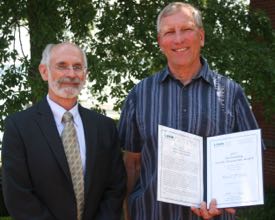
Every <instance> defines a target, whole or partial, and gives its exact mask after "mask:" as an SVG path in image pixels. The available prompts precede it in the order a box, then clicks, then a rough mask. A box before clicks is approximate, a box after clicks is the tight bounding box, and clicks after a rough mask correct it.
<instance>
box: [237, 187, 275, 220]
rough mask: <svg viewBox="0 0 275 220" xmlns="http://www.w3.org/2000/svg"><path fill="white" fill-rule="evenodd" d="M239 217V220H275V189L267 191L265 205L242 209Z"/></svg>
mask: <svg viewBox="0 0 275 220" xmlns="http://www.w3.org/2000/svg"><path fill="white" fill-rule="evenodd" d="M238 216H239V218H238V219H239V220H274V216H275V189H268V190H267V192H266V193H265V204H264V205H261V206H250V207H246V208H241V209H240V210H239V214H238Z"/></svg>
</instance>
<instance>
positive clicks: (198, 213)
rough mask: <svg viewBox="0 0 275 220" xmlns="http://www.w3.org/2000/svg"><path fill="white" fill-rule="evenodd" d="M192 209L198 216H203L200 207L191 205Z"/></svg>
mask: <svg viewBox="0 0 275 220" xmlns="http://www.w3.org/2000/svg"><path fill="white" fill-rule="evenodd" d="M191 211H192V212H193V213H194V214H196V215H197V216H199V217H200V216H201V212H200V209H198V208H195V207H191Z"/></svg>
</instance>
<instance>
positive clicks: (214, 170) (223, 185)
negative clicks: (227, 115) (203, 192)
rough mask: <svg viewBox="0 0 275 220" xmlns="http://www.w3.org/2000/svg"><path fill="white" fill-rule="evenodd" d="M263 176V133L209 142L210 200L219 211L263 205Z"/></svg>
mask: <svg viewBox="0 0 275 220" xmlns="http://www.w3.org/2000/svg"><path fill="white" fill-rule="evenodd" d="M262 176H263V174H262V148H261V131H260V130H251V131H244V132H237V133H233V134H227V135H220V136H216V137H209V138H208V139H207V186H208V187H207V200H209V199H211V198H215V199H217V201H218V207H219V208H224V207H236V206H250V205H256V204H263V203H264V198H263V177H262ZM209 202H210V201H208V203H209Z"/></svg>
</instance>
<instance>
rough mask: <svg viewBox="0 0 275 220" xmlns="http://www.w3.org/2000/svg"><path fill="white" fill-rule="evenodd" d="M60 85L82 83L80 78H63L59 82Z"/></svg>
mask: <svg viewBox="0 0 275 220" xmlns="http://www.w3.org/2000/svg"><path fill="white" fill-rule="evenodd" d="M58 82H59V83H81V80H80V79H78V78H74V79H72V78H69V77H63V78H60V79H59V80H58Z"/></svg>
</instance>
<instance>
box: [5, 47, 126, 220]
mask: <svg viewBox="0 0 275 220" xmlns="http://www.w3.org/2000/svg"><path fill="white" fill-rule="evenodd" d="M39 72H40V74H41V77H42V79H43V80H44V81H48V95H47V96H46V97H45V98H44V99H43V100H42V101H40V102H39V103H37V104H35V105H34V106H33V107H31V108H29V109H27V110H24V111H21V112H18V113H15V114H13V115H11V116H8V117H7V119H6V121H5V132H4V137H3V151H2V161H3V192H4V200H5V204H6V206H7V209H8V211H9V213H10V215H11V217H12V218H13V219H14V220H32V219H33V220H34V219H36V220H54V219H56V220H65V219H66V220H88V219H89V220H91V219H95V220H119V219H120V216H121V208H122V201H123V197H124V192H125V170H124V165H123V161H122V157H121V151H120V148H119V145H118V138H117V130H116V125H115V123H114V121H113V120H112V119H110V118H107V117H105V116H103V115H100V114H98V113H96V112H94V111H91V110H88V109H86V108H84V107H82V106H81V105H80V104H79V103H78V102H77V97H78V95H79V93H80V91H81V89H82V88H83V85H84V84H85V81H86V77H87V58H86V55H85V53H84V52H83V51H82V50H81V49H80V48H79V47H78V46H77V45H75V44H73V43H69V42H65V43H60V44H49V45H47V46H46V48H45V50H44V51H43V55H42V60H41V63H40V65H39Z"/></svg>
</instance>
